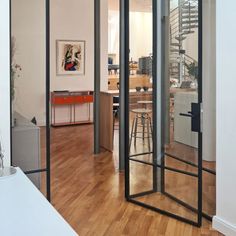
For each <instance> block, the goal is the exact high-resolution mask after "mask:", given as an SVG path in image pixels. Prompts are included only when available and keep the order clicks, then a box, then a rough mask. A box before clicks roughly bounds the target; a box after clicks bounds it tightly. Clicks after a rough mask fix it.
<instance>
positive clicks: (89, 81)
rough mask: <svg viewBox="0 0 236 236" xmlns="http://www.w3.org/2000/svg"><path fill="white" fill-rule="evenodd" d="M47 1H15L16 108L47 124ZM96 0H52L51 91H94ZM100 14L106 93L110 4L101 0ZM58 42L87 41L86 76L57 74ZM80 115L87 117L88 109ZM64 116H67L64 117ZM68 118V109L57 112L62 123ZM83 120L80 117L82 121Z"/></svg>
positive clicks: (102, 75) (28, 116) (84, 109)
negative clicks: (18, 69)
mask: <svg viewBox="0 0 236 236" xmlns="http://www.w3.org/2000/svg"><path fill="white" fill-rule="evenodd" d="M44 2H45V1H44V0H37V1H32V0H21V1H19V0H13V1H12V8H13V12H12V17H13V21H12V26H13V27H12V30H13V35H14V36H15V38H16V41H17V56H16V59H17V63H19V64H21V66H22V69H23V70H22V76H21V78H20V79H19V80H18V82H17V84H16V102H15V109H16V110H17V111H18V112H20V113H21V114H22V115H24V116H26V117H27V118H29V119H31V118H32V117H33V116H36V118H37V120H38V122H39V124H40V125H43V124H44V123H45V6H44V4H45V3H44ZM93 2H94V1H93V0H86V1H84V0H71V1H70V3H69V4H68V0H51V1H50V4H51V11H50V13H51V63H50V66H51V90H72V91H73V90H77V91H78V90H93V89H94V4H93ZM101 4H102V11H101V18H102V19H101V25H102V33H101V37H102V40H101V42H102V43H101V49H102V50H101V51H102V55H101V78H102V82H101V89H102V90H107V87H108V83H107V81H108V75H107V74H108V73H107V47H108V46H107V44H108V43H107V40H108V39H107V38H108V36H107V34H108V33H107V31H108V30H107V28H108V26H107V24H108V10H107V8H108V3H107V0H102V1H101ZM56 40H85V41H86V68H85V75H79V76H68V75H67V76H58V75H57V74H56ZM81 108H82V109H80V111H81V114H79V115H80V116H81V115H82V116H84V117H86V116H87V113H86V106H82V107H81ZM91 111H92V109H91ZM64 115H65V117H64ZM67 116H68V109H64V110H62V112H61V113H58V117H59V120H61V121H63V120H64V119H65V118H66V117H67ZM84 117H81V119H83V118H84Z"/></svg>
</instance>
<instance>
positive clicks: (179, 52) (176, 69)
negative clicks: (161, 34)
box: [170, 0, 198, 82]
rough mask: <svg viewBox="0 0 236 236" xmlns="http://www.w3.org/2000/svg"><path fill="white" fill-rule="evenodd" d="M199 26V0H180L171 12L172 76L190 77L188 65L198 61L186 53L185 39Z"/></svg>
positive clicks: (182, 78) (180, 79) (178, 77)
mask: <svg viewBox="0 0 236 236" xmlns="http://www.w3.org/2000/svg"><path fill="white" fill-rule="evenodd" d="M197 28H198V0H184V1H180V3H179V6H178V7H176V8H174V9H173V10H171V12H170V77H171V78H177V79H179V81H180V82H181V81H182V80H184V79H188V78H189V77H190V75H189V74H188V66H189V65H190V63H192V64H195V65H197V61H196V60H194V59H193V58H191V57H189V56H188V55H186V54H185V50H184V48H183V41H184V40H185V39H186V38H187V36H188V35H189V34H193V33H194V32H195V29H197Z"/></svg>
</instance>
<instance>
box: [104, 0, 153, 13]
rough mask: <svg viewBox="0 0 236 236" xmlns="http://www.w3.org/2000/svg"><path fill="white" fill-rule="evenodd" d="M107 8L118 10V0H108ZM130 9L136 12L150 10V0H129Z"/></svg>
mask: <svg viewBox="0 0 236 236" xmlns="http://www.w3.org/2000/svg"><path fill="white" fill-rule="evenodd" d="M108 4H109V10H116V11H118V10H119V0H108ZM130 10H131V11H137V12H151V11H152V0H130Z"/></svg>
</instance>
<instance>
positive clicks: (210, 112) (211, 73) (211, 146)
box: [197, 0, 216, 161]
mask: <svg viewBox="0 0 236 236" xmlns="http://www.w3.org/2000/svg"><path fill="white" fill-rule="evenodd" d="M215 11H216V1H215V0H204V1H203V77H202V80H203V147H202V149H203V160H206V161H215V160H216V39H215V37H216V14H215V13H216V12H215ZM197 48H198V47H197Z"/></svg>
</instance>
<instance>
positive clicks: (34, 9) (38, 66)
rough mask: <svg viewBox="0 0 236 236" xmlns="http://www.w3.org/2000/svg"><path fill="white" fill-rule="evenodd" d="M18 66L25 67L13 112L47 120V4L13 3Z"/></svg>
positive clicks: (41, 1) (40, 1)
mask: <svg viewBox="0 0 236 236" xmlns="http://www.w3.org/2000/svg"><path fill="white" fill-rule="evenodd" d="M12 35H13V36H14V37H15V40H16V55H15V63H18V64H20V65H21V67H22V72H21V73H20V78H18V79H17V80H16V82H15V87H16V90H15V91H16V95H15V97H16V98H15V101H14V109H15V110H16V111H18V112H19V113H21V114H22V115H24V116H25V117H26V118H28V119H32V118H33V117H34V116H36V118H37V120H38V122H39V123H44V119H45V83H46V82H45V56H46V49H45V1H44V0H37V1H32V0H20V1H19V0H12Z"/></svg>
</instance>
